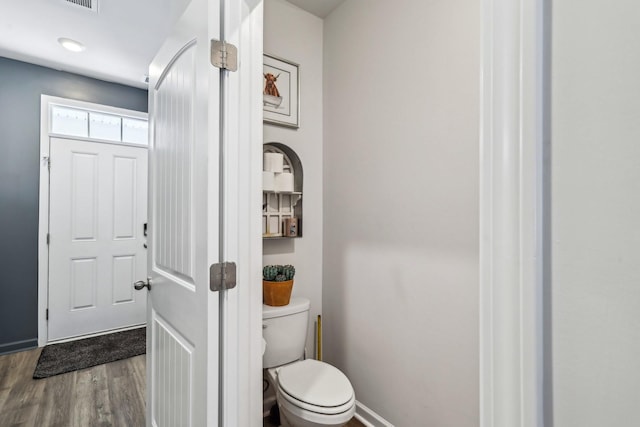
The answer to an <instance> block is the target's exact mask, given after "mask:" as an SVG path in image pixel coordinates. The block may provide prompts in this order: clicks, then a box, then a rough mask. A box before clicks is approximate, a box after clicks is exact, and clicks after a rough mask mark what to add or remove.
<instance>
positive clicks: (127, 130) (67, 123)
mask: <svg viewBox="0 0 640 427" xmlns="http://www.w3.org/2000/svg"><path fill="white" fill-rule="evenodd" d="M50 119H51V120H50V123H51V129H50V131H51V133H52V134H55V135H65V136H72V137H80V138H90V139H97V140H101V141H114V142H124V143H130V144H138V145H148V144H149V137H148V130H149V124H148V121H147V120H146V119H141V118H137V117H127V116H121V115H117V114H109V113H104V112H100V111H92V110H86V109H82V108H74V107H69V106H64V105H51V108H50Z"/></svg>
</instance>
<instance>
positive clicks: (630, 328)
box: [551, 0, 640, 427]
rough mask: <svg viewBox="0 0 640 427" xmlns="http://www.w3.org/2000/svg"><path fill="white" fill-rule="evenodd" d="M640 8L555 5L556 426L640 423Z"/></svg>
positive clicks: (627, 1) (592, 0)
mask: <svg viewBox="0 0 640 427" xmlns="http://www.w3.org/2000/svg"><path fill="white" fill-rule="evenodd" d="M638 21H640V3H638V2H637V1H631V0H623V1H616V2H609V3H607V2H601V1H596V0H585V1H582V2H580V4H579V5H578V6H576V2H573V1H568V0H555V1H554V2H553V31H552V35H553V50H552V51H553V58H552V64H553V68H552V86H553V97H552V104H553V105H552V173H551V180H552V230H551V232H552V240H553V246H552V293H551V295H552V301H551V304H552V345H553V347H552V360H553V363H552V369H553V417H554V424H553V425H554V426H555V427H564V426H580V427H602V426H632V425H633V426H636V425H640V411H639V410H638V402H639V401H638V396H639V394H638V390H639V384H640V96H639V94H640V79H639V78H638V76H640V49H638V46H639V45H640V31H639V30H638Z"/></svg>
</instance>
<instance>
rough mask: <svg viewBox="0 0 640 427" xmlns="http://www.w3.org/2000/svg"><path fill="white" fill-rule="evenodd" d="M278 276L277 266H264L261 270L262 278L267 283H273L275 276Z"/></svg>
mask: <svg viewBox="0 0 640 427" xmlns="http://www.w3.org/2000/svg"><path fill="white" fill-rule="evenodd" d="M277 275H278V266H277V265H265V266H264V268H263V269H262V278H263V279H264V280H266V281H268V282H273V281H274V280H276V276H277Z"/></svg>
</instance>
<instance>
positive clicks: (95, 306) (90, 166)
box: [48, 138, 147, 341]
mask: <svg viewBox="0 0 640 427" xmlns="http://www.w3.org/2000/svg"><path fill="white" fill-rule="evenodd" d="M50 150H51V151H50V153H51V155H50V156H51V165H52V166H51V172H50V213H49V221H50V225H49V233H50V246H49V248H50V252H49V257H50V259H49V322H48V340H49V341H55V340H60V339H64V338H70V337H76V336H81V335H86V334H91V333H96V332H103V331H108V330H113V329H119V328H124V327H129V326H135V325H141V324H144V322H145V312H146V310H145V307H146V300H145V298H144V297H143V296H142V295H140V294H137V293H136V292H134V291H133V288H132V286H131V283H132V281H136V280H140V279H144V278H145V277H146V257H147V254H146V250H145V248H144V244H145V239H146V238H145V237H144V233H143V231H144V224H145V222H146V221H147V205H146V199H147V149H146V148H143V147H131V146H125V145H116V144H103V143H98V142H92V141H83V140H74V139H62V138H51V139H50Z"/></svg>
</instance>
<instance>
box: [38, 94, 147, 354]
mask: <svg viewBox="0 0 640 427" xmlns="http://www.w3.org/2000/svg"><path fill="white" fill-rule="evenodd" d="M52 105H62V106H66V107H71V108H81V109H85V110H91V111H98V112H104V113H108V114H115V115H121V116H128V117H134V118H140V119H147V113H144V112H141V111H134V110H127V109H124V108H117V107H111V106H108V105H101V104H95V103H92V102H85V101H78V100H74V99H67V98H60V97H55V96H50V95H41V96H40V162H39V164H40V167H39V173H40V190H39V204H38V347H44V346H45V345H47V343H48V341H49V332H48V329H47V308H48V306H49V245H48V243H47V234H48V233H49V190H50V187H49V163H48V158H49V155H50V148H51V147H50V141H51V138H52V137H57V138H64V139H77V140H83V141H91V142H97V143H106V144H117V145H129V146H134V147H143V146H142V145H140V144H127V143H126V142H115V141H102V140H99V139H92V138H84V137H82V138H78V137H73V136H69V135H60V134H54V133H52V132H50V129H51V115H50V111H51V110H50V107H51V106H52ZM143 148H146V147H143ZM136 327H137V326H136ZM125 329H127V328H125ZM99 334H101V333H98V335H99ZM87 336H91V335H87ZM73 339H77V338H72V339H70V340H73ZM63 341H66V340H63Z"/></svg>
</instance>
